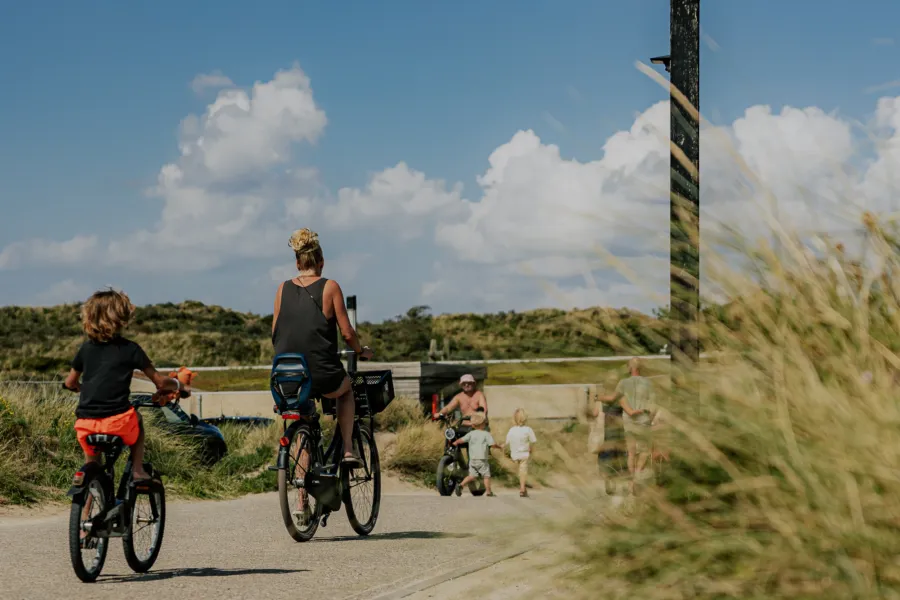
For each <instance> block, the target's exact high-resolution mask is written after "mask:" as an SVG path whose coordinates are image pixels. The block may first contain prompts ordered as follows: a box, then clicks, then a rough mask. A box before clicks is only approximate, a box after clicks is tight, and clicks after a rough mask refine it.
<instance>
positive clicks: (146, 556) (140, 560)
mask: <svg viewBox="0 0 900 600" xmlns="http://www.w3.org/2000/svg"><path fill="white" fill-rule="evenodd" d="M129 504H130V506H129V510H128V512H130V513H131V523H129V524H128V528H127V529H126V530H125V535H123V536H122V549H123V550H124V551H125V561H126V562H127V563H128V566H129V567H131V570H132V571H134V572H135V573H146V572H147V571H149V570H150V568H151V567H152V566H153V563H155V562H156V558H157V557H158V556H159V551H160V549H161V548H162V540H163V533H164V532H165V529H166V491H165V490H164V489H163V488H162V486H160V487H159V489H153V490H152V491H150V490H138V489H136V490H134V492H133V495H132V497H131V500H130V502H129Z"/></svg>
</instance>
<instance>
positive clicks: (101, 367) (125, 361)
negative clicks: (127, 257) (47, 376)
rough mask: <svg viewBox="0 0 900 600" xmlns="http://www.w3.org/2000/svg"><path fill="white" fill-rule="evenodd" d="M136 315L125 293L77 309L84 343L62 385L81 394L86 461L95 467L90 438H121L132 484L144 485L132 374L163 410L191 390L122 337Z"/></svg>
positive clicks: (103, 295) (78, 426)
mask: <svg viewBox="0 0 900 600" xmlns="http://www.w3.org/2000/svg"><path fill="white" fill-rule="evenodd" d="M134 311H135V308H134V305H133V304H132V303H131V300H130V299H129V298H128V296H127V295H126V294H125V293H124V292H117V291H114V290H104V291H99V292H96V293H95V294H94V295H92V296H91V297H90V298H88V300H87V302H85V303H84V305H83V306H82V307H81V324H82V327H83V328H84V332H85V334H86V335H87V337H88V339H87V341H85V342H84V343H83V344H82V345H81V348H79V349H78V353H77V354H76V355H75V359H74V360H73V361H72V368H71V370H70V371H69V375H68V377H66V381H65V383H64V384H63V385H64V386H65V387H66V388H68V389H70V390H72V391H75V392H80V398H79V400H78V407H77V408H76V409H75V416H76V417H77V419H76V420H75V433H76V436H77V438H78V443H79V444H80V445H81V448H82V449H83V450H84V457H85V460H86V461H87V462H97V456H96V455H95V454H94V452H93V449H92V448H91V447H90V446H89V445H88V444H87V437H88V436H89V435H91V434H93V433H105V434H109V435H115V436H118V437H121V438H122V441H123V442H125V445H127V446H130V447H131V460H132V469H133V477H134V480H135V481H146V480H148V479H149V476H148V475H147V473H146V472H145V471H144V426H143V422H142V420H141V415H140V413H139V412H137V411H136V410H135V409H134V407H133V406H131V402H130V400H129V394H130V393H131V378H132V375H133V374H134V371H135V370H138V371H142V372H143V373H144V374H145V375H146V376H147V378H148V379H149V380H150V381H151V382H153V384H154V385H155V386H156V389H157V392H156V393H155V394H154V395H153V400H154V401H155V402H158V403H160V404H162V405H165V404H167V403H168V401H169V400H170V399H173V398H174V397H175V396H176V395H178V394H179V392H180V393H181V394H182V395H185V396H186V395H189V394H190V387H189V384H188V385H183V384H182V382H181V381H179V379H178V378H169V377H165V376H164V375H161V374H160V373H159V372H157V370H156V369H155V368H154V367H153V363H152V362H151V361H150V359H149V358H148V357H147V354H146V353H145V352H144V350H143V349H142V348H141V347H140V346H138V345H137V344H136V343H134V342H132V341H131V340H128V339H126V338H124V337H122V335H121V334H122V330H124V329H125V327H126V326H127V325H128V322H129V321H130V320H131V318H132V317H133V316H134ZM79 379H81V381H80V382H79ZM188 381H190V380H189V379H188Z"/></svg>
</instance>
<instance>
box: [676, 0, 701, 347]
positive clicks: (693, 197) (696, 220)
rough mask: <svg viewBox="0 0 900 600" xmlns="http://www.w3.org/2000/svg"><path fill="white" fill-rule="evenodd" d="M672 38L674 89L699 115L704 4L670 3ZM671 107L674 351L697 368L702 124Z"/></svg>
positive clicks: (691, 0) (696, 0)
mask: <svg viewBox="0 0 900 600" xmlns="http://www.w3.org/2000/svg"><path fill="white" fill-rule="evenodd" d="M669 34H670V41H669V43H670V46H671V50H670V56H671V58H670V61H671V64H670V73H671V83H672V87H673V88H674V89H677V90H680V91H681V93H683V94H684V95H685V96H686V97H687V100H688V102H689V103H690V104H691V105H692V106H693V108H694V109H696V111H699V110H700V0H671V12H670V23H669ZM670 102H671V133H670V135H671V142H672V152H671V158H670V177H671V179H670V188H671V205H670V206H671V209H670V231H669V248H670V259H669V260H670V265H671V271H670V274H669V287H670V294H671V296H670V297H671V300H670V303H671V333H670V335H671V340H670V341H671V344H670V348H671V356H672V360H673V361H674V362H687V363H696V362H697V361H698V360H699V358H700V348H699V344H698V340H697V332H698V324H699V323H698V320H699V317H700V248H699V241H700V179H699V172H700V135H699V131H700V124H699V121H698V119H696V118H694V117H692V116H691V111H689V110H686V109H685V108H684V107H682V105H681V104H680V103H679V101H678V100H676V98H675V94H674V93H672V94H671V96H670ZM695 114H696V113H695ZM678 154H682V155H683V157H686V159H687V162H688V163H689V164H690V166H691V167H692V168H691V169H688V168H685V166H684V165H683V164H682V160H679V158H678ZM691 171H693V174H691Z"/></svg>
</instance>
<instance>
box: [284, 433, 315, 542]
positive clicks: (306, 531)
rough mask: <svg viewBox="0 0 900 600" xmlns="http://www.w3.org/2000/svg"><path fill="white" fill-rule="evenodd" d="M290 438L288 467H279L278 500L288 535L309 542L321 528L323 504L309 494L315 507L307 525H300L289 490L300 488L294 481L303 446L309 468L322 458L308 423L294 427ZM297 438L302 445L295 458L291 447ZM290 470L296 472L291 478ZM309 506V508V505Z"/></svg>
mask: <svg viewBox="0 0 900 600" xmlns="http://www.w3.org/2000/svg"><path fill="white" fill-rule="evenodd" d="M288 439H289V442H288V464H287V469H284V468H282V469H278V501H279V504H280V505H281V518H282V519H283V520H284V526H285V528H286V529H287V532H288V535H290V536H291V537H292V538H294V540H295V541H297V542H308V541H309V540H311V539H312V538H313V536H314V535H315V534H316V530H317V529H318V528H319V521H320V520H321V517H322V506H321V505H320V504H319V503H318V502H316V499H315V498H313V497H312V495H311V494H307V495H306V501H307V503H310V502H314V503H315V508H314V509H313V510H312V514H311V515H310V517H309V522H308V523H307V524H306V526H305V527H298V523H297V521H296V520H295V519H294V506H293V505H292V502H291V499H290V498H289V497H288V492H289V491H290V490H291V489H298V488H297V486H296V485H294V483H293V481H295V480H296V479H297V474H296V470H297V463H299V459H300V452H301V451H302V450H303V448H306V449H307V452H309V454H310V462H309V465H307V469H308V468H309V467H310V466H312V465H315V464H318V463H320V462H321V460H320V458H319V455H318V449H317V447H316V445H315V444H314V443H313V437H312V430H311V429H310V427H309V426H308V425H301V426H300V427H297V428H296V429H294V430H293V432H292V433H290V434H289V435H288ZM296 439H300V446H298V448H297V458H296V459H294V458H293V457H292V456H291V449H292V448H293V447H294V440H296ZM288 470H290V472H291V473H293V474H294V477H293V478H291V479H290V480H289V478H288ZM307 508H309V506H307Z"/></svg>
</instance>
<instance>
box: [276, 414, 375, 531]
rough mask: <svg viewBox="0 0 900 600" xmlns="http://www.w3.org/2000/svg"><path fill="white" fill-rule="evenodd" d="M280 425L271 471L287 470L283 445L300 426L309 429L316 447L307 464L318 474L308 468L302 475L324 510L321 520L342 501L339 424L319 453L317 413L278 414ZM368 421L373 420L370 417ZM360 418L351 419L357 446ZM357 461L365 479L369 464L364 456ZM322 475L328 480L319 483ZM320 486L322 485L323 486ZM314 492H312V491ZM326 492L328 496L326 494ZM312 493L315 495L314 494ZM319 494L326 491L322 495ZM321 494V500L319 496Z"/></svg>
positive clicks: (358, 443) (287, 449) (319, 436)
mask: <svg viewBox="0 0 900 600" xmlns="http://www.w3.org/2000/svg"><path fill="white" fill-rule="evenodd" d="M282 417H283V419H284V420H283V422H282V427H283V429H284V437H282V438H281V442H280V445H279V446H280V447H279V450H278V459H277V462H276V465H275V469H276V470H277V469H288V468H290V447H289V446H288V445H287V440H290V439H293V437H294V431H295V430H296V429H297V428H299V427H301V426H302V425H308V426H310V428H311V433H312V437H313V440H312V441H313V446H314V447H315V448H316V456H312V457H310V465H314V464H316V463H319V464H320V465H321V467H320V469H319V470H318V471H316V470H314V469H312V468H311V469H310V470H308V471H307V473H306V476H305V477H304V487H308V488H309V489H308V491H309V493H310V494H311V495H312V496H313V497H314V498H316V500H317V501H318V502H322V507H323V509H324V515H323V517H326V518H327V515H328V514H329V513H332V512H336V511H338V510H340V508H341V505H342V501H341V493H342V491H343V489H342V487H341V478H340V468H341V458H343V456H342V454H341V452H340V451H341V449H342V447H343V440H342V438H341V428H340V425H335V429H334V435H333V436H332V438H331V442H330V443H329V444H328V448H327V449H326V450H324V451H323V450H322V426H321V424H320V416H319V414H318V413H316V414H315V415H312V416H309V417H302V416H299V415H293V414H285V415H282ZM370 420H374V419H373V418H371V417H370ZM288 421H293V422H292V423H291V424H290V425H288V424H287V422H288ZM359 421H360V418H359V417H358V416H357V417H355V418H354V420H353V425H354V427H353V434H352V435H353V440H354V442H356V444H357V445H358V446H359V447H362V444H363V439H362V435H361V434H360V433H359V427H358V424H359ZM360 459H361V460H362V462H363V470H364V472H365V474H366V477H369V476H370V475H371V473H370V471H369V465H368V463H367V462H366V457H365V455H362V456H360ZM322 476H325V478H327V479H328V480H330V481H326V482H323V481H322V480H321V479H317V478H321V477H322ZM323 483H324V485H323ZM313 490H315V491H313ZM328 491H330V492H331V493H327V492H328ZM316 492H319V494H318V495H317V493H316ZM321 492H326V494H327V496H326V495H325V494H322V493H321ZM320 495H321V497H319V496H320Z"/></svg>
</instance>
